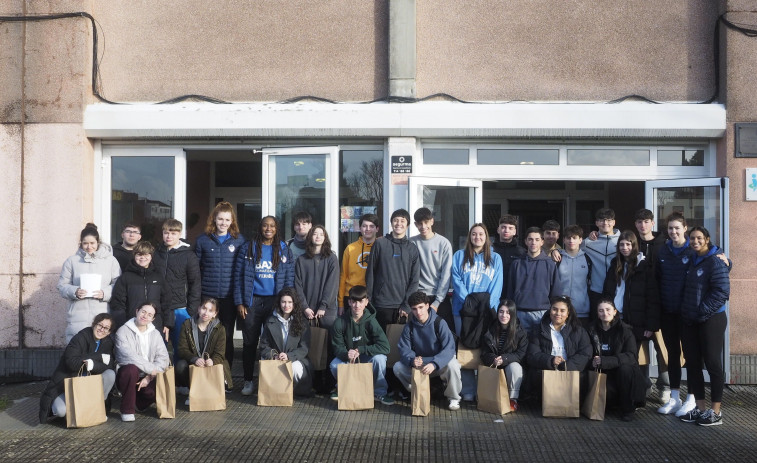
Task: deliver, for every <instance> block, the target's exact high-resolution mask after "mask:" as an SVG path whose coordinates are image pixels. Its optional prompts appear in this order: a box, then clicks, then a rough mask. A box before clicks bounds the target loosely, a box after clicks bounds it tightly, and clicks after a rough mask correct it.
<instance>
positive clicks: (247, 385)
mask: <svg viewBox="0 0 757 463" xmlns="http://www.w3.org/2000/svg"><path fill="white" fill-rule="evenodd" d="M254 388H255V384H254V383H253V382H252V381H245V382H244V387H243V388H242V395H252V390H253V389H254Z"/></svg>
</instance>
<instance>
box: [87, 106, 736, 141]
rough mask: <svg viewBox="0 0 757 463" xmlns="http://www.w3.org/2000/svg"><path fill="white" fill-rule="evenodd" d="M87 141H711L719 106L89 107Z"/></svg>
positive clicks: (718, 133)
mask: <svg viewBox="0 0 757 463" xmlns="http://www.w3.org/2000/svg"><path fill="white" fill-rule="evenodd" d="M84 129H85V132H86V134H87V136H88V137H90V138H98V139H124V138H126V139H139V138H189V139H192V138H230V137H233V138H240V137H241V138H248V137H249V138H261V137H263V138H273V137H275V138H281V137H287V138H288V137H297V138H300V137H319V138H334V137H424V138H473V137H497V138H500V137H502V138H594V137H596V138H626V139H627V138H662V139H665V138H675V139H681V138H686V139H691V138H696V139H713V138H719V137H722V136H723V135H724V134H725V129H726V111H725V107H724V106H723V105H721V104H686V103H663V104H648V103H637V102H629V103H619V104H606V103H597V104H591V103H456V102H422V103H390V104H386V103H374V104H353V103H344V104H327V103H295V104H279V103H252V104H247V103H238V104H210V103H179V104H170V105H160V104H148V103H145V104H130V105H110V104H93V105H89V106H88V107H87V109H86V111H85V114H84Z"/></svg>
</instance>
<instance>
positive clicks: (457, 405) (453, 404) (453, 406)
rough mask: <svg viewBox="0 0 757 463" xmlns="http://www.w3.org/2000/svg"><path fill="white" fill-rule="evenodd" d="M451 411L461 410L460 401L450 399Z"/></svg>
mask: <svg viewBox="0 0 757 463" xmlns="http://www.w3.org/2000/svg"><path fill="white" fill-rule="evenodd" d="M449 409H450V410H460V399H449Z"/></svg>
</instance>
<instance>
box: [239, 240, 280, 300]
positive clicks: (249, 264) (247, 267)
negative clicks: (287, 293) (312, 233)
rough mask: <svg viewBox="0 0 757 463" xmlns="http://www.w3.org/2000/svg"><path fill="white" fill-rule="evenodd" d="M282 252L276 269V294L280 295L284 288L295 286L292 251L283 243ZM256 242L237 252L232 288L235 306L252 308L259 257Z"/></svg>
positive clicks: (249, 243) (247, 243) (251, 242)
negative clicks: (256, 266) (256, 265)
mask: <svg viewBox="0 0 757 463" xmlns="http://www.w3.org/2000/svg"><path fill="white" fill-rule="evenodd" d="M280 245H281V252H280V253H279V256H280V261H279V267H278V268H277V269H276V285H275V288H276V289H275V291H274V294H278V293H279V291H281V290H282V289H283V288H286V287H288V286H294V265H292V261H293V260H294V259H293V258H292V251H290V250H289V248H288V247H287V245H286V243H285V242H283V241H281V242H280ZM250 246H252V251H253V252H250V256H248V255H247V249H248V248H249V247H250ZM254 250H255V242H254V241H252V240H250V241H248V242H246V243H244V244H243V245H242V247H241V248H239V251H237V257H236V259H235V260H234V278H233V284H232V287H233V288H234V305H243V306H245V307H251V306H252V300H253V298H254V297H255V294H254V292H255V291H254V288H255V261H256V260H257V256H255V255H254Z"/></svg>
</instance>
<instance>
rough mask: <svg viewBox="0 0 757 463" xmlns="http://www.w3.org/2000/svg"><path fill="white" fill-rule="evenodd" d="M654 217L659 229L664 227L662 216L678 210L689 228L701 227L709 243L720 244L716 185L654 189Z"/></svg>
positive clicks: (718, 195) (718, 190) (718, 188)
mask: <svg viewBox="0 0 757 463" xmlns="http://www.w3.org/2000/svg"><path fill="white" fill-rule="evenodd" d="M656 192H657V194H656V197H655V202H656V208H657V210H656V211H655V215H656V217H659V220H658V222H659V223H660V229H661V230H666V229H667V222H666V217H667V216H668V215H670V214H672V213H673V212H679V213H681V214H683V216H684V217H685V218H686V225H688V227H689V229H691V227H694V226H701V227H705V228H706V229H707V230H708V231H709V232H710V236H711V240H712V243H714V244H716V245H718V246H722V244H723V243H722V230H721V229H720V216H721V210H720V202H721V200H720V187H717V186H695V187H670V188H657V189H656Z"/></svg>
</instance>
